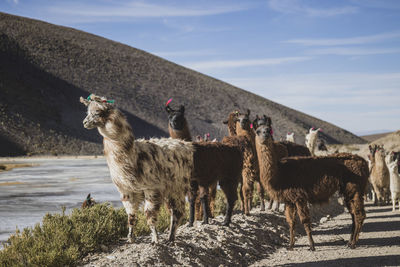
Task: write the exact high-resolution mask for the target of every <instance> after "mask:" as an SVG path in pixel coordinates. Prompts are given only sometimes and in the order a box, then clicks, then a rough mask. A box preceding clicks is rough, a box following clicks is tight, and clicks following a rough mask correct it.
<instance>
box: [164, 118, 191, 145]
mask: <svg viewBox="0 0 400 267" xmlns="http://www.w3.org/2000/svg"><path fill="white" fill-rule="evenodd" d="M168 131H169V136H171V138H173V139H182V140H185V141H192V135H191V134H190V131H189V127H188V124H187V122H186V120H185V123H184V126H183V129H182V130H175V129H172V127H171V125H170V124H169V123H168Z"/></svg>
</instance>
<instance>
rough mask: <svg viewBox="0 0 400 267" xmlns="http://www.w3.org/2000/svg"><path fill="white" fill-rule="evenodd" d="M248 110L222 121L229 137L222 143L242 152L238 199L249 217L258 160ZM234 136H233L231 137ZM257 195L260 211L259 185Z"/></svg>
mask: <svg viewBox="0 0 400 267" xmlns="http://www.w3.org/2000/svg"><path fill="white" fill-rule="evenodd" d="M249 115H250V110H247V113H245V114H241V113H239V112H238V111H234V112H231V113H230V114H229V116H228V120H227V121H224V123H225V124H227V125H228V131H229V134H230V136H225V137H224V138H223V139H222V143H225V144H230V145H235V146H238V147H240V149H241V150H242V151H243V171H242V183H241V188H240V198H241V200H242V210H243V212H244V213H245V214H246V215H250V210H251V206H252V199H253V186H254V182H259V181H260V179H259V177H260V176H259V169H258V160H257V154H256V150H255V143H254V137H255V136H254V133H253V131H252V130H251V128H250V124H251V123H250V119H249ZM232 134H235V135H232ZM259 185H260V186H259V187H258V193H259V195H260V200H261V207H260V208H261V210H265V206H264V201H263V199H264V189H263V188H262V186H261V184H260V183H259Z"/></svg>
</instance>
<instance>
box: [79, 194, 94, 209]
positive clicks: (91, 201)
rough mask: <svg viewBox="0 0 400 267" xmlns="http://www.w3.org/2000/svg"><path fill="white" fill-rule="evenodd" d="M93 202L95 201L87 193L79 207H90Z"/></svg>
mask: <svg viewBox="0 0 400 267" xmlns="http://www.w3.org/2000/svg"><path fill="white" fill-rule="evenodd" d="M95 204H96V201H95V200H94V198H92V197H91V196H90V194H88V195H87V197H86V199H85V201H83V203H82V206H81V208H82V209H85V208H90V207H93V206H94V205H95Z"/></svg>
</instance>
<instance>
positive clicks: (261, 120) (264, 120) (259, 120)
mask: <svg viewBox="0 0 400 267" xmlns="http://www.w3.org/2000/svg"><path fill="white" fill-rule="evenodd" d="M260 125H269V126H270V127H272V120H271V118H270V117H268V116H266V115H265V114H264V115H263V116H262V117H259V116H258V115H256V118H255V119H254V120H253V126H254V128H255V129H256V128H257V127H259V126H260Z"/></svg>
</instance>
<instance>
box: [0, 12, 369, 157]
mask: <svg viewBox="0 0 400 267" xmlns="http://www.w3.org/2000/svg"><path fill="white" fill-rule="evenodd" d="M91 92H94V93H96V94H98V95H104V96H107V97H108V98H113V99H115V103H116V105H117V106H118V107H119V108H120V109H121V110H122V111H123V112H124V113H125V114H126V115H127V117H128V119H129V121H130V123H131V124H132V126H133V129H134V132H135V135H136V136H137V137H149V136H167V115H166V113H165V111H164V103H165V101H166V100H167V99H168V98H170V97H173V102H172V105H179V104H185V106H186V116H187V118H188V121H189V124H190V128H191V129H190V130H191V132H192V135H193V136H195V135H197V134H203V133H206V132H209V133H210V134H211V136H212V138H213V137H217V138H221V137H223V136H224V135H226V134H227V130H226V127H225V126H224V125H223V124H222V121H223V120H224V119H225V118H226V117H227V114H228V113H229V112H230V111H232V110H234V109H239V110H245V109H247V108H248V109H250V110H251V112H252V114H253V115H255V114H267V115H269V116H271V117H272V120H273V127H274V135H275V137H276V139H279V138H281V137H283V136H285V135H286V132H287V131H294V132H295V133H296V137H297V142H299V143H303V142H304V134H305V133H306V131H307V130H308V129H309V128H310V127H311V126H316V127H321V128H323V130H324V132H323V133H322V134H321V135H320V136H321V137H322V138H323V139H325V140H326V141H327V143H365V141H364V140H363V139H362V138H359V137H357V136H355V135H353V134H352V133H350V132H348V131H346V130H343V129H341V128H338V127H336V126H335V125H332V124H330V123H327V122H324V121H322V120H319V119H316V118H314V117H311V116H308V115H306V114H304V113H301V112H298V111H296V110H293V109H290V108H288V107H285V106H282V105H280V104H277V103H275V102H272V101H270V100H268V99H265V98H262V97H260V96H257V95H254V94H252V93H249V92H247V91H244V90H241V89H239V88H236V87H234V86H232V85H229V84H227V83H224V82H222V81H219V80H216V79H214V78H211V77H208V76H206V75H203V74H200V73H198V72H195V71H192V70H189V69H187V68H184V67H182V66H179V65H177V64H174V63H172V62H169V61H166V60H164V59H162V58H159V57H157V56H154V55H151V54H149V53H146V52H144V51H141V50H139V49H135V48H132V47H129V46H127V45H124V44H121V43H117V42H114V41H111V40H107V39H105V38H102V37H99V36H95V35H92V34H88V33H85V32H82V31H78V30H75V29H71V28H66V27H60V26H56V25H52V24H49V23H45V22H41V21H37V20H32V19H27V18H22V17H18V16H13V15H9V14H5V13H0V125H1V127H0V156H8V155H23V154H93V153H97V154H99V153H101V150H102V145H101V138H100V136H99V134H98V133H96V132H95V131H94V130H92V131H88V130H86V129H84V128H83V127H82V120H83V118H84V117H85V109H84V107H83V106H82V105H81V104H80V103H79V101H78V99H79V96H84V97H86V96H87V95H89V93H91Z"/></svg>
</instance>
